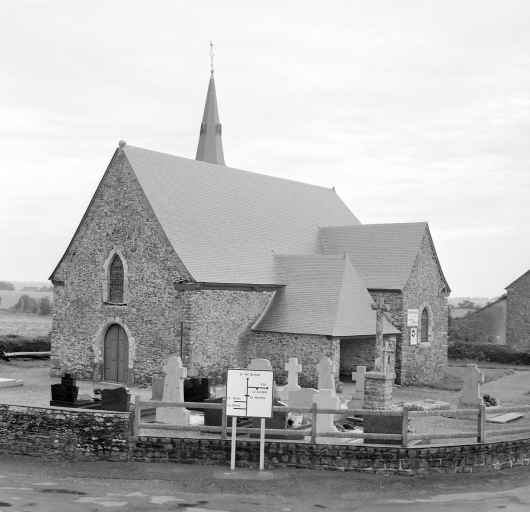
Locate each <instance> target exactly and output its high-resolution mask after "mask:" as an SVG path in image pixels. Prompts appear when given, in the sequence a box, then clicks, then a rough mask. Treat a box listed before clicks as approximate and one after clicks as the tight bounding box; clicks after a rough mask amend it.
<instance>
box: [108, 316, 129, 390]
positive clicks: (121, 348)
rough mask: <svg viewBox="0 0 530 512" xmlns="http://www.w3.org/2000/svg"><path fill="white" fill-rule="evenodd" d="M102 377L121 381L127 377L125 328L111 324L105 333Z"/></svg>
mask: <svg viewBox="0 0 530 512" xmlns="http://www.w3.org/2000/svg"><path fill="white" fill-rule="evenodd" d="M103 367H104V372H103V379H104V380H105V381H107V382H123V383H125V384H127V381H128V378H129V340H128V338H127V333H126V332H125V329H124V328H123V327H122V326H121V325H118V324H112V325H111V326H110V327H109V328H108V329H107V332H106V334H105V343H104V364H103Z"/></svg>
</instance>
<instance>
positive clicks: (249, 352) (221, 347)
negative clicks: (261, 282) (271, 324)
mask: <svg viewBox="0 0 530 512" xmlns="http://www.w3.org/2000/svg"><path fill="white" fill-rule="evenodd" d="M184 294H185V299H184V314H183V320H184V325H185V332H186V336H185V339H184V341H185V343H193V350H194V352H195V353H196V354H197V355H198V356H199V357H200V358H201V360H200V362H199V364H198V365H196V367H197V368H198V369H199V375H200V376H201V377H209V378H210V384H219V383H222V382H224V381H225V380H226V370H227V369H228V368H237V367H239V368H245V367H246V366H247V364H248V363H250V361H251V360H252V358H254V357H257V356H256V355H255V352H254V349H253V347H252V342H251V337H252V330H251V327H252V325H253V324H254V323H255V322H256V320H257V319H258V317H259V315H261V313H262V311H263V310H264V309H265V307H266V306H267V304H268V302H269V300H270V297H271V295H272V292H246V291H225V290H200V291H186V292H184ZM260 357H265V356H260ZM267 359H270V357H269V356H267Z"/></svg>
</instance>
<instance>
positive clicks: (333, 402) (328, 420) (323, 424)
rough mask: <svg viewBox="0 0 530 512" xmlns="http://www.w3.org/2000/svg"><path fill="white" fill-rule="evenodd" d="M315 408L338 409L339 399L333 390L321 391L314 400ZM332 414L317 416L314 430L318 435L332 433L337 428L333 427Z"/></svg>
mask: <svg viewBox="0 0 530 512" xmlns="http://www.w3.org/2000/svg"><path fill="white" fill-rule="evenodd" d="M315 401H316V403H317V408H319V409H339V408H340V398H339V397H338V396H337V395H336V394H335V390H334V389H333V390H332V389H322V390H321V391H320V392H319V394H318V396H317V398H316V400H315ZM333 419H334V415H333V414H317V425H316V430H317V432H318V433H322V432H334V431H336V430H337V427H335V426H334V425H333Z"/></svg>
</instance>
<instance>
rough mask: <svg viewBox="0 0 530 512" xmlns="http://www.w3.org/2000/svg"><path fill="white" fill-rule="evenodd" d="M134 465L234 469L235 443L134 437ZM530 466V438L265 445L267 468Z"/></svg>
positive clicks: (248, 463)
mask: <svg viewBox="0 0 530 512" xmlns="http://www.w3.org/2000/svg"><path fill="white" fill-rule="evenodd" d="M129 446H130V452H131V458H130V460H131V461H134V462H162V463H168V462H175V463H180V464H217V465H223V466H229V465H230V446H231V441H230V440H229V439H228V440H222V439H206V438H199V439H183V438H169V437H143V436H136V437H131V438H130V440H129ZM529 464H530V439H522V440H516V441H505V442H498V443H485V444H482V445H480V444H477V445H459V446H431V447H425V446H423V447H421V448H420V447H418V448H400V447H388V446H381V445H371V446H370V445H361V446H359V445H323V444H315V445H313V444H309V443H296V442H288V441H286V442H266V443H265V468H266V469H276V468H292V469H324V470H332V471H359V472H363V473H384V474H395V475H409V476H414V475H426V474H429V473H472V472H483V471H495V470H498V469H505V468H511V467H515V466H528V465H529ZM236 466H238V467H251V468H258V467H259V441H250V440H249V441H238V442H237V445H236Z"/></svg>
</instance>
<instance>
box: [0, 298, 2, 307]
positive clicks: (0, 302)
mask: <svg viewBox="0 0 530 512" xmlns="http://www.w3.org/2000/svg"><path fill="white" fill-rule="evenodd" d="M1 305H2V297H0V306H1Z"/></svg>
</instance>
